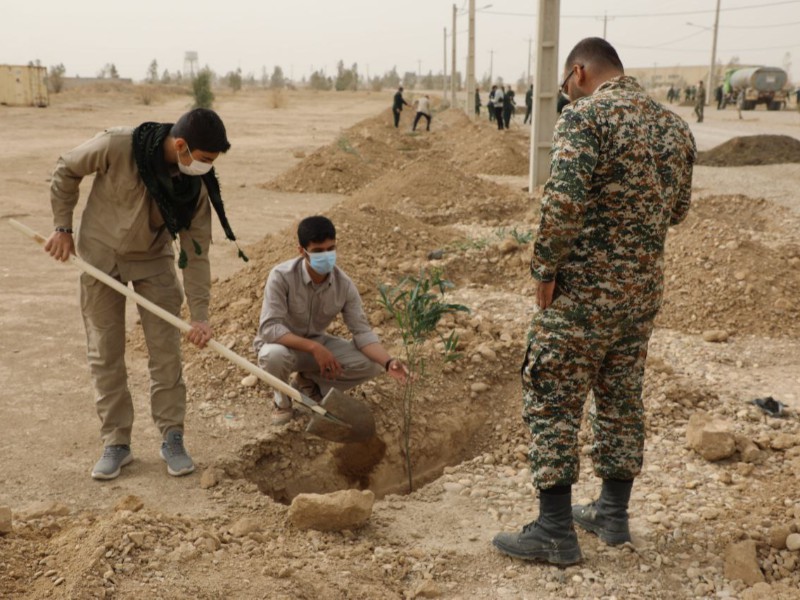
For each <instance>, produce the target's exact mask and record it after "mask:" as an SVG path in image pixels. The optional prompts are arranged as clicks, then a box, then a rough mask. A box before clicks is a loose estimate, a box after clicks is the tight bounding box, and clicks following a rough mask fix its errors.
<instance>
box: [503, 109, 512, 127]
mask: <svg viewBox="0 0 800 600" xmlns="http://www.w3.org/2000/svg"><path fill="white" fill-rule="evenodd" d="M513 114H514V108H513V107H508V106H507V107H505V109H504V110H503V124H505V126H506V129H508V128H509V125H510V124H511V115H513Z"/></svg>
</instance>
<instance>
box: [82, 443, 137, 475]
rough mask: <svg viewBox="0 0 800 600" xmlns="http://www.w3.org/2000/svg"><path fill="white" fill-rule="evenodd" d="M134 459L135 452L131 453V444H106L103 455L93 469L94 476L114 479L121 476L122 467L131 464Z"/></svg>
mask: <svg viewBox="0 0 800 600" xmlns="http://www.w3.org/2000/svg"><path fill="white" fill-rule="evenodd" d="M132 460H133V454H131V447H130V446H124V445H117V446H106V447H105V448H103V456H102V457H101V458H100V460H98V461H97V463H96V464H95V465H94V468H93V469H92V478H93V479H114V478H115V477H118V476H119V473H120V471H121V470H122V467H124V466H125V465H128V464H130V463H131V461H132Z"/></svg>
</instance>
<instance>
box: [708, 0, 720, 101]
mask: <svg viewBox="0 0 800 600" xmlns="http://www.w3.org/2000/svg"><path fill="white" fill-rule="evenodd" d="M719 3H720V0H717V12H716V14H715V15H714V41H713V42H712V43H711V67H710V68H709V69H708V87H707V88H706V105H707V106H711V98H712V97H713V90H714V87H715V86H714V83H715V82H714V71H715V70H716V67H717V31H718V30H719Z"/></svg>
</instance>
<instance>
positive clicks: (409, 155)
mask: <svg viewBox="0 0 800 600" xmlns="http://www.w3.org/2000/svg"><path fill="white" fill-rule="evenodd" d="M391 118H392V117H391V113H390V112H389V111H388V110H387V111H384V112H383V113H381V114H380V115H378V116H376V117H371V118H369V119H365V120H363V121H361V122H359V123H357V124H356V125H354V126H353V127H351V128H349V129H347V130H345V131H343V132H342V134H341V135H340V136H339V138H338V139H337V140H336V142H334V143H332V144H329V145H327V146H322V147H321V148H318V149H317V150H315V151H314V152H313V153H312V154H310V155H309V156H308V157H306V158H304V159H303V160H302V161H301V162H299V163H298V164H296V165H295V166H294V167H292V168H291V169H289V170H288V171H286V172H285V173H283V174H281V175H280V176H278V177H277V178H275V179H273V180H272V181H270V182H267V183H264V184H262V185H261V187H263V188H265V189H272V190H278V191H284V192H312V193H334V194H336V193H338V194H349V193H351V192H353V191H355V190H358V189H360V188H361V187H363V186H364V185H366V184H367V183H368V182H370V181H372V180H373V179H375V178H376V177H378V176H380V175H381V174H382V173H384V172H385V171H387V170H389V169H395V168H398V167H400V166H401V165H403V164H405V163H406V162H408V161H410V160H414V159H415V158H416V157H417V156H418V153H419V151H420V150H424V149H426V148H428V147H429V145H430V141H429V140H428V139H426V138H425V137H423V136H421V135H409V134H407V133H405V132H402V131H400V130H398V129H395V128H394V127H392V126H391Z"/></svg>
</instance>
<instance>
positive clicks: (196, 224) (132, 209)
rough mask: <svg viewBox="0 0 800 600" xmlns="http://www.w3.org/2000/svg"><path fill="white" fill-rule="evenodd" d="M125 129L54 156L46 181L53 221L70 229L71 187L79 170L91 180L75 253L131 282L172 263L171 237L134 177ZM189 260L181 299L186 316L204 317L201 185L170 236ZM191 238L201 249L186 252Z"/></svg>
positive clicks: (207, 231) (206, 268)
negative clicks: (186, 218) (184, 225)
mask: <svg viewBox="0 0 800 600" xmlns="http://www.w3.org/2000/svg"><path fill="white" fill-rule="evenodd" d="M132 132H133V129H132V128H130V127H115V128H112V129H107V130H106V131H104V132H102V133H99V134H98V135H96V136H95V137H94V138H92V139H91V140H89V141H87V142H85V143H83V144H81V145H80V146H78V147H77V148H75V149H73V150H71V151H69V152H67V153H66V154H64V155H62V156H61V157H60V158H59V159H58V163H57V165H56V169H55V171H54V173H53V179H52V183H51V186H50V200H51V202H52V206H53V223H54V225H55V226H56V227H72V216H73V211H74V210H75V206H76V205H77V203H78V196H79V189H78V188H79V186H80V183H81V180H82V179H83V178H84V177H86V176H87V175H91V174H94V176H95V178H94V182H93V184H92V189H91V191H90V192H89V198H88V200H87V201H86V208H85V209H84V211H83V215H82V216H81V224H80V229H79V231H78V241H77V243H78V247H77V252H78V255H79V256H80V257H81V258H83V259H84V260H85V261H87V262H88V263H90V264H92V265H94V266H95V267H97V268H98V269H101V270H102V271H104V272H106V273H111V272H112V271H113V270H114V267H116V268H117V269H118V271H119V274H120V278H121V279H122V281H135V280H140V279H144V278H147V277H151V276H154V275H157V274H159V273H162V272H163V271H165V270H168V269H172V268H174V266H173V265H174V261H175V254H174V252H173V248H172V246H173V245H172V243H171V242H172V237H171V236H170V234H169V231H167V228H166V226H165V224H164V219H163V218H162V216H161V213H160V211H159V209H158V206H157V205H156V203H155V201H154V200H153V198H152V197H151V196H150V194H149V193H148V191H147V188H146V187H145V184H144V181H143V180H142V178H141V177H140V176H139V172H138V170H137V168H136V160H135V159H134V156H133V143H132V139H131V134H132ZM178 237H179V240H180V245H181V247H182V248H183V249H184V251H185V252H186V256H187V257H188V259H189V261H188V264H187V266H186V268H185V269H184V270H183V282H184V289H185V292H186V299H187V303H188V305H189V310H190V311H191V317H192V320H193V321H207V320H208V304H209V299H210V289H211V269H210V265H209V260H208V250H209V246H210V244H211V206H210V201H209V198H208V191H207V190H206V187H205V184H201V190H200V201H199V202H198V207H197V211H196V212H195V214H194V216H193V217H192V223H191V226H190V228H189V229H188V230H181V231H180V232H179V233H178ZM192 240H195V241H196V242H197V243H199V244H200V247H201V248H202V254H200V255H197V254H196V253H195V251H194V245H193V244H192Z"/></svg>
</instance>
